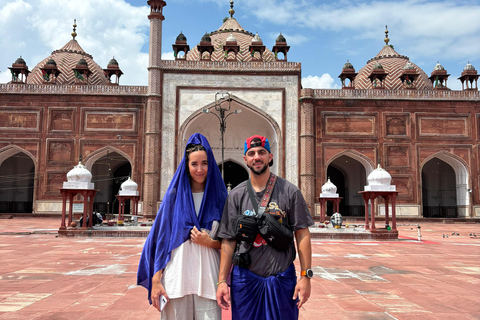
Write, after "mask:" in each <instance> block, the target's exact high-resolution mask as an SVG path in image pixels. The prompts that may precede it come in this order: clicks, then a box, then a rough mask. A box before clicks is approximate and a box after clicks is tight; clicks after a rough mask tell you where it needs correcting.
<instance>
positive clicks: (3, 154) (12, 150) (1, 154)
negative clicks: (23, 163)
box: [0, 144, 37, 168]
mask: <svg viewBox="0 0 480 320" xmlns="http://www.w3.org/2000/svg"><path fill="white" fill-rule="evenodd" d="M19 152H23V153H25V154H26V155H27V156H29V157H30V159H32V161H33V165H34V166H35V168H37V159H36V158H35V157H34V156H33V154H32V153H31V152H29V151H27V150H25V149H23V148H21V147H19V146H17V145H14V144H12V145H9V146H6V147H4V148H1V149H0V165H2V163H3V161H5V160H6V159H8V158H10V157H11V156H13V155H16V154H17V153H19Z"/></svg>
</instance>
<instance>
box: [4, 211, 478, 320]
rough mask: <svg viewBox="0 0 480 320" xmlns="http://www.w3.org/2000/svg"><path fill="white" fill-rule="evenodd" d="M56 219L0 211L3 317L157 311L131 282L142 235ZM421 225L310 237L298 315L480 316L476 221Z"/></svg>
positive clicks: (144, 315) (71, 317)
mask: <svg viewBox="0 0 480 320" xmlns="http://www.w3.org/2000/svg"><path fill="white" fill-rule="evenodd" d="M60 220H61V219H60V217H56V218H29V217H14V218H13V219H0V257H1V260H0V261H1V262H0V319H68V320H75V319H114V320H120V319H159V317H160V315H159V313H158V312H157V311H156V310H155V309H154V308H153V307H151V306H150V305H149V304H148V302H147V299H146V290H145V289H144V288H142V287H137V286H136V285H135V281H136V271H137V264H138V260H139V257H140V253H141V250H142V246H143V243H144V241H145V239H142V238H65V237H58V234H57V230H58V227H59V226H60ZM419 225H420V227H421V235H422V238H421V241H418V234H417V223H408V222H404V223H402V222H400V223H399V225H398V230H399V239H398V240H395V241H348V240H342V241H338V240H321V239H313V240H312V248H313V263H312V265H313V270H314V272H315V276H314V278H313V279H312V296H311V297H310V300H309V301H308V302H307V303H306V304H305V305H304V307H302V309H301V310H300V319H308V320H314V319H322V320H327V319H335V320H337V319H382V320H383V319H385V320H387V319H402V320H403V319H405V320H407V319H408V320H412V319H422V320H429V319H452V318H453V319H462V320H465V319H480V223H453V224H451V223H450V224H445V223H442V222H441V221H439V222H438V223H431V222H428V223H422V222H420V223H419ZM470 234H471V235H470ZM474 234H475V235H476V237H475V236H474ZM447 236H448V237H447ZM295 264H296V266H297V270H298V260H297V261H295ZM223 318H224V319H229V318H230V317H229V314H228V313H225V314H224V317H223ZM259 320H260V319H259Z"/></svg>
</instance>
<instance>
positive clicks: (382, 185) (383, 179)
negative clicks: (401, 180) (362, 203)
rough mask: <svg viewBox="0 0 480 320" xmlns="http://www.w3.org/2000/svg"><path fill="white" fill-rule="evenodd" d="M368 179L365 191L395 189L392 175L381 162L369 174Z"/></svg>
mask: <svg viewBox="0 0 480 320" xmlns="http://www.w3.org/2000/svg"><path fill="white" fill-rule="evenodd" d="M367 181H368V186H365V191H395V186H392V185H390V183H391V182H392V176H391V175H390V173H388V172H387V171H386V170H385V169H383V168H382V167H380V164H378V167H377V169H375V170H373V171H372V172H371V173H370V174H369V175H368V178H367Z"/></svg>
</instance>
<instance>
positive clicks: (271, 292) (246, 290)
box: [230, 263, 298, 320]
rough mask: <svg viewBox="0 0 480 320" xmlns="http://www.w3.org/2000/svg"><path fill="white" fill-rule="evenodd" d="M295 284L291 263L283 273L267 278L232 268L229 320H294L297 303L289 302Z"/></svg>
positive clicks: (293, 269)
mask: <svg viewBox="0 0 480 320" xmlns="http://www.w3.org/2000/svg"><path fill="white" fill-rule="evenodd" d="M296 283H297V276H296V274H295V266H294V265H293V263H292V264H291V265H290V266H289V267H288V268H287V270H285V271H284V272H281V273H279V274H277V275H275V276H270V277H267V278H263V277H261V276H258V275H256V274H255V273H253V272H251V271H250V270H248V269H246V268H241V267H239V266H234V267H233V271H232V286H231V288H230V289H231V294H232V320H257V319H262V320H263V319H265V320H281V319H287V320H293V319H298V307H297V302H298V299H296V300H293V299H292V297H293V293H294V291H295V285H296Z"/></svg>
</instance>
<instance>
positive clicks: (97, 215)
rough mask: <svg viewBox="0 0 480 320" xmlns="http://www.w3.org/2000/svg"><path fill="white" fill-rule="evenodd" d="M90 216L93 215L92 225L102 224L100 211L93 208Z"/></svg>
mask: <svg viewBox="0 0 480 320" xmlns="http://www.w3.org/2000/svg"><path fill="white" fill-rule="evenodd" d="M92 216H93V225H96V224H102V222H103V217H102V214H101V213H100V212H98V211H97V210H93V214H92Z"/></svg>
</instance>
